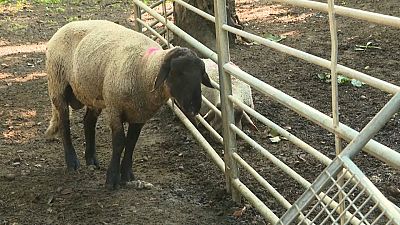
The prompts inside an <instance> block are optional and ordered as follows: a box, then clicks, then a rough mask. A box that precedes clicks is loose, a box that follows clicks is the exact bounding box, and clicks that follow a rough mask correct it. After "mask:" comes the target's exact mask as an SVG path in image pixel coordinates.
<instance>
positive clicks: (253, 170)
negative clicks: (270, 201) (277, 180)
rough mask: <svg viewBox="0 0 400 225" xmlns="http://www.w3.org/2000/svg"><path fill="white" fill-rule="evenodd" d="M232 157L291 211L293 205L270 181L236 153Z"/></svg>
mask: <svg viewBox="0 0 400 225" xmlns="http://www.w3.org/2000/svg"><path fill="white" fill-rule="evenodd" d="M232 157H233V158H234V159H235V160H236V161H237V162H238V163H239V164H240V165H241V166H242V167H243V168H244V169H246V170H247V171H248V172H249V173H250V174H251V175H252V176H253V177H254V178H255V179H256V180H257V181H258V183H260V184H261V186H263V187H264V188H265V189H267V190H268V192H269V193H270V194H271V195H272V196H274V198H275V199H276V200H277V201H278V202H279V203H280V204H281V205H282V206H283V207H285V208H286V209H289V208H290V207H291V206H292V204H290V203H289V202H288V200H286V199H285V197H283V196H282V195H281V194H280V193H279V192H278V191H277V190H276V189H275V188H274V187H272V185H271V184H270V183H268V181H266V180H265V179H264V178H263V177H262V176H261V175H260V174H259V173H258V172H257V171H256V170H255V169H254V168H253V167H251V166H250V165H249V164H248V163H247V162H246V161H244V160H243V159H242V157H240V156H239V155H238V154H237V153H236V152H235V153H233V154H232Z"/></svg>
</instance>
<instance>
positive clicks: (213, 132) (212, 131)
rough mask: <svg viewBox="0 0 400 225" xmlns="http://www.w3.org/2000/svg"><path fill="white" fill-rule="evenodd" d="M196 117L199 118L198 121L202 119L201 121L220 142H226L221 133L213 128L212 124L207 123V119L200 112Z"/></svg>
mask: <svg viewBox="0 0 400 225" xmlns="http://www.w3.org/2000/svg"><path fill="white" fill-rule="evenodd" d="M196 119H197V120H198V121H200V123H201V124H203V126H204V127H205V128H206V129H207V130H208V131H210V133H211V135H212V136H214V138H215V139H216V140H217V141H218V142H219V143H221V144H223V143H224V139H223V138H222V137H221V135H219V134H218V132H217V131H215V130H214V128H213V127H212V126H210V124H209V123H207V121H206V120H205V119H204V118H203V117H202V116H200V115H199V114H197V115H196Z"/></svg>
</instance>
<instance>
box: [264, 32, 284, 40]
mask: <svg viewBox="0 0 400 225" xmlns="http://www.w3.org/2000/svg"><path fill="white" fill-rule="evenodd" d="M264 37H265V38H266V39H268V40H270V41H274V42H280V41H282V40H283V39H285V38H286V36H285V35H276V34H267V35H265V36H264Z"/></svg>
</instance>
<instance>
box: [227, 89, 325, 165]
mask: <svg viewBox="0 0 400 225" xmlns="http://www.w3.org/2000/svg"><path fill="white" fill-rule="evenodd" d="M228 98H229V100H231V101H232V102H233V103H235V104H236V105H237V106H239V107H240V108H242V109H243V110H245V111H246V113H248V114H250V115H251V116H253V117H254V118H256V119H257V120H258V121H260V122H262V123H264V124H265V125H267V126H268V127H270V128H272V129H274V130H275V131H277V132H278V133H279V134H280V135H282V136H283V137H285V138H286V139H287V140H288V141H290V142H292V143H293V144H294V145H296V146H297V147H299V148H300V149H302V150H304V151H305V152H307V153H309V154H310V155H312V156H314V157H315V158H316V159H317V160H318V161H320V162H322V163H323V164H325V165H329V164H330V163H331V162H332V160H331V159H330V158H329V157H327V156H326V155H324V154H322V153H321V152H319V151H318V150H316V149H315V148H313V147H312V146H310V145H309V144H307V143H306V142H304V141H303V140H301V139H299V138H298V137H296V136H294V135H293V134H291V133H290V132H288V131H287V130H285V129H283V128H282V127H280V126H279V125H278V124H276V123H274V122H272V121H271V120H269V119H267V118H266V117H265V116H263V115H261V114H260V113H259V112H257V111H255V110H254V109H252V108H251V107H249V106H247V105H246V104H244V103H243V102H241V101H239V100H238V99H237V98H235V97H234V96H232V95H230V96H229V97H228Z"/></svg>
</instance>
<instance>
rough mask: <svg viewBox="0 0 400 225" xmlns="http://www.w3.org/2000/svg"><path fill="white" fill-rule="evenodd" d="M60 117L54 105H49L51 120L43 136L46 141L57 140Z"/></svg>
mask: <svg viewBox="0 0 400 225" xmlns="http://www.w3.org/2000/svg"><path fill="white" fill-rule="evenodd" d="M59 124H60V116H59V114H58V111H57V109H56V107H55V106H54V104H53V103H52V104H51V120H50V124H49V127H48V128H47V130H46V132H45V133H44V136H45V138H46V139H47V140H54V139H57V138H58V136H59V130H60V125H59Z"/></svg>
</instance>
